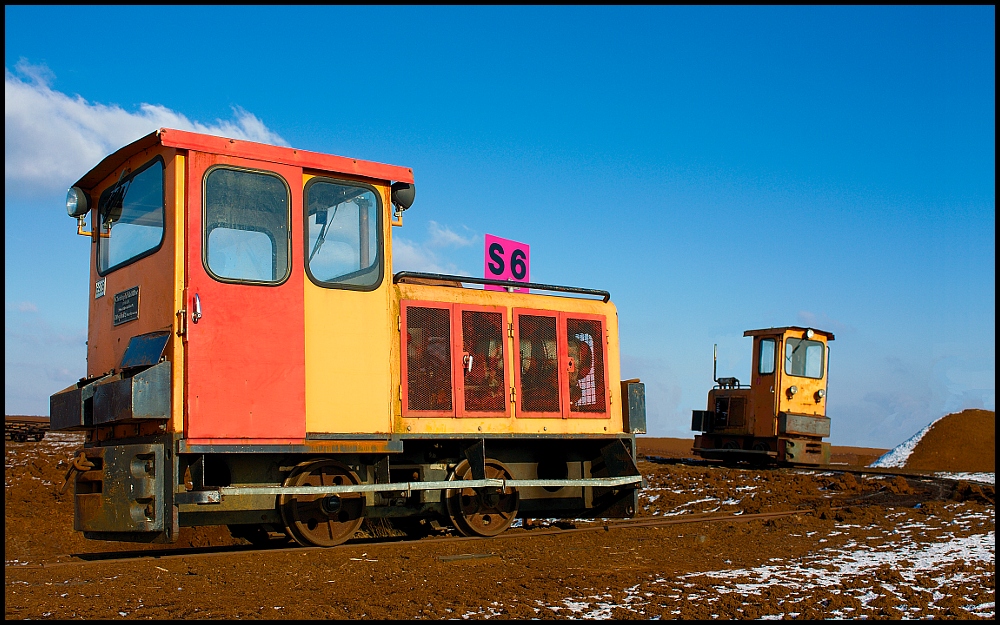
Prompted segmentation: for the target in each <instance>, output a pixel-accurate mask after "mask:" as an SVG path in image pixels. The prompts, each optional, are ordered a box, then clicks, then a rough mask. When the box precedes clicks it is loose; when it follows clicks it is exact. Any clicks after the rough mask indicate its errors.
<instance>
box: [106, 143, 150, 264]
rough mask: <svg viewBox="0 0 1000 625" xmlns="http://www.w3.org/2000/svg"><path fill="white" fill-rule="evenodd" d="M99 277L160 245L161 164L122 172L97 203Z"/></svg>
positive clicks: (147, 165)
mask: <svg viewBox="0 0 1000 625" xmlns="http://www.w3.org/2000/svg"><path fill="white" fill-rule="evenodd" d="M97 213H98V219H99V220H100V221H99V224H98V227H99V229H100V236H99V237H98V238H97V270H98V272H99V273H100V274H101V275H104V274H105V273H107V272H109V271H111V270H112V269H116V268H118V267H121V266H122V265H125V264H128V263H129V262H131V261H132V260H135V259H137V258H140V257H142V256H146V255H148V254H149V253H151V252H152V251H153V250H155V249H156V248H158V247H159V246H160V243H162V242H163V161H161V160H160V159H159V158H157V159H155V160H153V161H151V162H150V163H148V164H146V165H145V166H143V167H142V168H140V169H138V170H136V171H135V172H134V173H125V174H124V175H123V176H121V178H120V179H119V181H118V182H117V183H116V184H115V185H113V186H112V187H110V188H108V189H106V190H105V191H104V193H102V194H101V198H100V200H99V201H98V203H97Z"/></svg>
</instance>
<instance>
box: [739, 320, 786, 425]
mask: <svg viewBox="0 0 1000 625" xmlns="http://www.w3.org/2000/svg"><path fill="white" fill-rule="evenodd" d="M780 351H781V335H776V336H755V337H754V350H753V377H752V380H753V382H752V383H751V384H750V402H751V404H752V405H753V417H752V419H753V423H752V424H751V425H750V427H749V428H747V429H748V430H749V431H750V432H752V433H753V435H754V436H774V435H775V434H777V430H776V429H775V428H776V427H777V426H776V425H775V424H776V423H777V421H776V420H775V409H776V407H777V394H778V392H779V391H778V386H779V385H778V366H779V363H780V358H779V352H780Z"/></svg>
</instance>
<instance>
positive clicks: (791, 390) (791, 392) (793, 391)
mask: <svg viewBox="0 0 1000 625" xmlns="http://www.w3.org/2000/svg"><path fill="white" fill-rule="evenodd" d="M798 392H799V387H797V386H789V387H788V394H789V395H794V394H796V393H798Z"/></svg>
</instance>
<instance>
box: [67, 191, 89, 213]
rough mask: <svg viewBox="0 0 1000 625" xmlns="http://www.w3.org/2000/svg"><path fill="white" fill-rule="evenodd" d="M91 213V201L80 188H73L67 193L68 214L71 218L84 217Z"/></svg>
mask: <svg viewBox="0 0 1000 625" xmlns="http://www.w3.org/2000/svg"><path fill="white" fill-rule="evenodd" d="M88 211H90V201H89V200H88V199H87V194H86V193H84V192H83V189H81V188H80V187H72V188H70V190H69V191H67V192H66V212H67V213H68V214H69V216H70V217H76V218H78V217H83V216H84V215H86V214H87V212H88Z"/></svg>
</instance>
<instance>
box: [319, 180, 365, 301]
mask: <svg viewBox="0 0 1000 625" xmlns="http://www.w3.org/2000/svg"><path fill="white" fill-rule="evenodd" d="M305 203H306V207H307V211H308V212H307V223H308V229H309V233H308V234H309V237H308V239H307V245H308V247H307V249H306V266H307V267H308V270H309V275H310V276H311V277H312V279H313V280H315V281H317V282H319V283H321V284H328V285H331V286H338V287H341V288H348V289H357V290H369V289H373V288H375V287H377V286H378V285H379V283H381V281H382V253H381V241H382V224H381V221H382V220H381V215H382V210H381V206H380V204H379V199H378V196H377V195H376V194H375V191H374V190H373V189H372V188H370V187H367V186H361V185H353V184H349V183H345V182H333V181H329V180H324V179H313V180H311V181H310V182H309V184H308V185H306V189H305Z"/></svg>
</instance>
